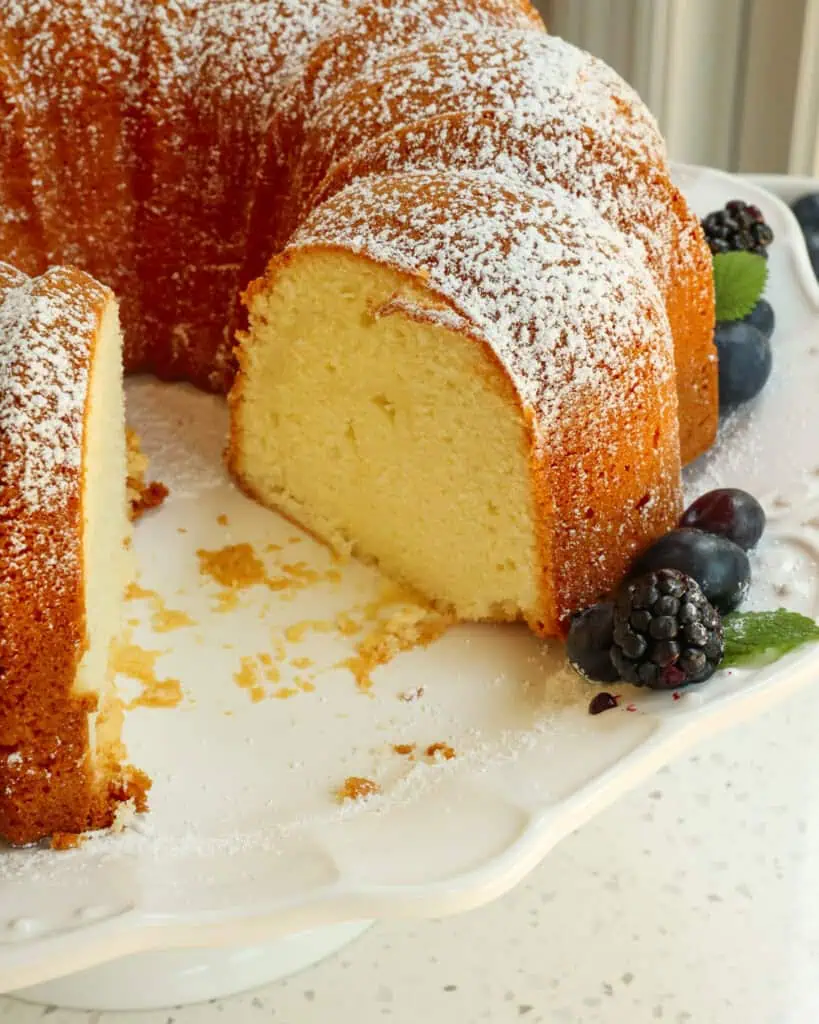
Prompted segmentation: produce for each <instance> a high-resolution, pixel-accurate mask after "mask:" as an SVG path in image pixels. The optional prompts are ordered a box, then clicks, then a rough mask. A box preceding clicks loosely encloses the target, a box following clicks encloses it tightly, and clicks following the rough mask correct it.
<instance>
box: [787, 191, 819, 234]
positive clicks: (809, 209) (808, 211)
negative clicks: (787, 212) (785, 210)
mask: <svg viewBox="0 0 819 1024" xmlns="http://www.w3.org/2000/svg"><path fill="white" fill-rule="evenodd" d="M791 209H792V210H793V212H794V215H795V217H796V219H797V220H798V221H799V226H800V227H801V228H802V230H803V231H806V229H808V228H819V192H810V193H808V195H806V196H801V197H800V198H799V199H797V200H796V202H795V203H793V205H792V206H791Z"/></svg>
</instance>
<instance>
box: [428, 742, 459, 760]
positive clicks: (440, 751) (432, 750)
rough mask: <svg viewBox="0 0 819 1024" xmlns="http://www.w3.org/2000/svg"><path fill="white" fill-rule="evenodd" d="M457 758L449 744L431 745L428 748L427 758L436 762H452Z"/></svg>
mask: <svg viewBox="0 0 819 1024" xmlns="http://www.w3.org/2000/svg"><path fill="white" fill-rule="evenodd" d="M455 756H456V755H455V751H454V750H453V749H452V747H451V746H450V745H449V744H448V743H431V744H430V745H429V746H428V747H427V757H431V758H432V759H433V760H434V761H451V760H452V759H453V758H454V757H455Z"/></svg>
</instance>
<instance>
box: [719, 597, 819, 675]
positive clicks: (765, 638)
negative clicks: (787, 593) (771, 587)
mask: <svg viewBox="0 0 819 1024" xmlns="http://www.w3.org/2000/svg"><path fill="white" fill-rule="evenodd" d="M723 624H724V627H725V657H724V659H723V662H722V666H721V667H722V668H739V667H743V666H748V665H752V666H754V667H758V666H761V665H770V664H771V663H772V662H774V661H778V660H779V659H780V658H781V657H783V656H784V655H786V654H789V653H790V652H791V651H794V650H796V648H797V647H801V646H802V645H803V644H808V643H814V642H819V625H817V624H816V622H814V620H813V619H809V618H807V616H805V615H800V614H799V613H798V612H789V611H787V610H786V609H785V608H779V609H778V610H777V611H772V612H734V613H733V614H731V615H727V616H726V617H725V618H724V619H723Z"/></svg>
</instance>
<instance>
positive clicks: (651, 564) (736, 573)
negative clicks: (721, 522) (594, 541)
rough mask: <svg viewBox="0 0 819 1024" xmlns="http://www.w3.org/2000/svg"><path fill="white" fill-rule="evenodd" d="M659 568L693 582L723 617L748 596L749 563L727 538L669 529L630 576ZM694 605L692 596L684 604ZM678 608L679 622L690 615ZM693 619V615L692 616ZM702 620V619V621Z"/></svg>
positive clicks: (639, 559)
mask: <svg viewBox="0 0 819 1024" xmlns="http://www.w3.org/2000/svg"><path fill="white" fill-rule="evenodd" d="M660 569H677V570H679V572H682V573H685V574H686V576H690V577H691V578H692V579H694V580H696V581H697V583H698V584H699V585H700V587H701V588H702V593H703V594H704V595H705V597H706V598H707V599H708V600H709V601H710V602H711V604H713V605H714V607H715V608H717V609H718V610H719V611H720V612H722V613H723V614H724V613H725V612H730V611H733V609H734V608H736V607H737V606H738V605H739V604H740V603H741V602H742V600H743V598H744V597H745V595H746V594H747V593H748V587H749V586H750V585H751V564H750V562H749V561H748V556H747V555H746V554H745V552H744V551H743V550H742V548H741V547H739V545H737V544H734V542H733V541H732V540H728V539H727V538H726V537H718V536H716V535H715V534H713V533H705V532H704V531H703V530H692V529H690V528H685V529H679V530H672V531H671V533H667V534H666V535H665V536H664V537H661V538H660V539H659V540H658V541H656V542H655V543H654V544H652V545H651V547H650V548H648V550H646V551H645V552H643V554H642V555H640V557H639V558H638V559H637V561H636V562H635V563H634V565H633V566H632V568H631V573H630V575H631V576H642V575H643V574H644V573H648V572H656V571H658V570H660ZM688 601H691V602H692V603H694V602H693V597H691V596H689V597H687V598H686V602H685V603H687V602H688ZM685 603H684V604H683V606H682V607H681V609H680V621H682V622H686V621H688V620H689V619H690V618H691V617H692V616H690V615H689V613H688V612H687V611H686V610H684V609H685ZM693 617H695V616H693ZM703 621H705V620H703Z"/></svg>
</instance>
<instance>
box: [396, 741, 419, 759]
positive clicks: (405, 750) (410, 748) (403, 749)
mask: <svg viewBox="0 0 819 1024" xmlns="http://www.w3.org/2000/svg"><path fill="white" fill-rule="evenodd" d="M392 749H393V750H394V751H395V753H396V754H401V755H402V757H409V756H410V755H412V754H414V753H415V744H414V743H393V745H392Z"/></svg>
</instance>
